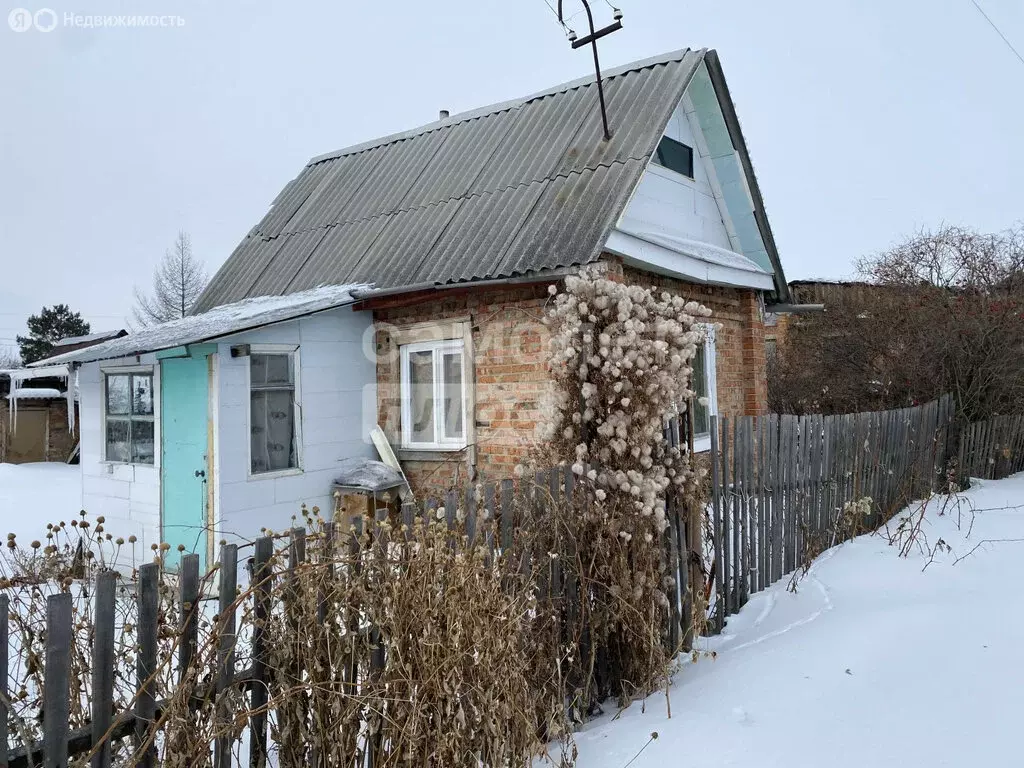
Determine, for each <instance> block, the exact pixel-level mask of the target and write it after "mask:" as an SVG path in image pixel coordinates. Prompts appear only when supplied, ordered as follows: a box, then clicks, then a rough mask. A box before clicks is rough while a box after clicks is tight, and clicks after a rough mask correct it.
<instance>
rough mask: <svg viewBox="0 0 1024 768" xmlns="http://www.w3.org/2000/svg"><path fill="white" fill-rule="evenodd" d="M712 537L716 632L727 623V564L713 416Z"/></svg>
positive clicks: (714, 419) (713, 417)
mask: <svg viewBox="0 0 1024 768" xmlns="http://www.w3.org/2000/svg"><path fill="white" fill-rule="evenodd" d="M710 458H711V537H712V543H713V544H714V547H715V563H714V565H715V631H716V632H721V631H722V626H723V625H724V623H725V563H724V562H723V558H722V478H721V473H720V470H719V461H720V459H719V447H718V416H716V415H714V414H712V415H711V454H710Z"/></svg>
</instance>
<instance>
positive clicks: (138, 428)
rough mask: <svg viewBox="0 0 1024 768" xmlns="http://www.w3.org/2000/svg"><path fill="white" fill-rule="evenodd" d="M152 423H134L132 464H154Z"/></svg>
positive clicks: (132, 425) (132, 427)
mask: <svg viewBox="0 0 1024 768" xmlns="http://www.w3.org/2000/svg"><path fill="white" fill-rule="evenodd" d="M153 431H154V427H153V422H152V421H133V422H132V423H131V432H132V440H131V444H132V464H152V463H153V460H154V458H155V455H156V454H155V450H154V448H155V445H154V441H153Z"/></svg>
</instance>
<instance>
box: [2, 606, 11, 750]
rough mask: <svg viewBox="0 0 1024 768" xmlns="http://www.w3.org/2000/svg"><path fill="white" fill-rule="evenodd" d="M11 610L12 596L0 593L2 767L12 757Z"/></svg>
mask: <svg viewBox="0 0 1024 768" xmlns="http://www.w3.org/2000/svg"><path fill="white" fill-rule="evenodd" d="M9 612H10V598H9V597H8V596H7V595H0V768H7V764H8V761H9V758H10V744H9V741H8V737H7V718H8V717H10V714H11V713H10V709H9V708H8V706H7V702H8V701H9V700H10V698H9V697H10V683H9V682H8V677H7V662H8V658H7V654H8V651H9V648H10V645H9V644H10V627H9V626H8V623H7V622H8V618H7V617H8V614H9Z"/></svg>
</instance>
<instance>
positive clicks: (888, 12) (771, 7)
mask: <svg viewBox="0 0 1024 768" xmlns="http://www.w3.org/2000/svg"><path fill="white" fill-rule="evenodd" d="M551 2H552V4H554V2H555V0H551ZM620 2H621V7H622V10H623V11H624V13H625V19H624V24H625V29H623V30H622V31H621V32H616V33H615V34H613V35H611V36H610V37H608V38H606V39H605V40H603V41H602V43H601V55H602V63H603V64H605V65H606V66H607V67H612V66H615V65H618V64H623V63H626V62H628V61H632V60H635V59H639V58H644V57H647V56H651V55H654V54H658V53H662V52H665V51H670V50H675V49H678V48H683V47H687V46H690V47H695V48H697V47H710V48H716V49H718V51H719V54H720V56H721V59H722V65H723V67H724V69H725V74H726V77H727V79H728V81H729V86H730V89H731V90H732V94H733V97H734V99H735V100H736V104H737V110H738V112H739V116H740V120H741V122H742V124H743V129H744V133H745V135H746V138H747V141H748V144H749V146H750V151H751V154H752V156H753V160H754V165H755V168H756V170H757V174H758V178H759V180H760V184H761V188H762V192H763V194H764V198H765V205H766V207H767V212H768V216H769V219H770V221H771V223H772V227H773V230H774V232H775V237H776V240H777V243H778V246H779V251H780V253H781V256H782V260H783V266H784V268H785V270H786V274H787V277H788V278H789V279H791V280H792V279H797V278H807V277H842V276H846V275H849V274H850V273H851V270H852V266H851V263H852V260H853V259H855V258H856V257H857V256H859V255H862V254H865V253H870V252H874V251H878V250H880V249H883V248H885V247H887V246H888V245H890V244H891V243H893V242H894V241H896V240H898V239H900V238H902V237H903V236H904V235H906V234H909V233H912V232H913V231H914V230H916V229H918V228H920V227H922V226H935V225H938V224H940V223H943V222H946V223H955V224H964V225H969V226H974V227H977V228H979V229H982V230H999V229H1004V228H1006V227H1008V226H1010V225H1012V224H1013V223H1014V222H1015V221H1018V220H1021V219H1024V192H1022V189H1021V182H1022V179H1024V150H1022V148H1021V140H1020V137H1021V135H1022V131H1024V128H1022V127H1024V98H1022V94H1024V63H1022V62H1021V61H1019V60H1018V59H1017V58H1016V57H1015V56H1014V54H1013V53H1012V52H1011V51H1010V50H1009V48H1008V47H1007V46H1006V45H1005V44H1004V43H1003V42H1002V40H1000V39H999V37H998V36H997V34H996V33H995V32H994V31H993V30H992V28H991V27H990V26H988V24H987V22H986V21H985V20H984V18H983V17H982V16H981V15H980V14H979V13H978V11H977V10H976V9H975V8H974V6H973V5H972V4H971V0H900V2H893V1H892V0H830V2H827V3H826V2H822V0H776V2H765V1H764V0H717V1H716V2H707V1H706V2H687V1H686V0H620ZM979 2H980V3H981V5H982V7H983V8H984V9H985V10H986V12H987V13H988V15H989V16H990V17H991V18H992V20H993V21H994V22H995V23H996V24H997V25H998V26H999V27H1000V29H1001V30H1002V31H1003V33H1004V34H1005V35H1006V36H1007V37H1008V38H1009V39H1010V40H1011V42H1013V43H1014V44H1015V45H1016V47H1017V49H1018V50H1021V51H1022V52H1024V3H1021V2H1019V0H979ZM565 4H566V9H567V13H576V12H577V11H579V10H580V9H581V7H582V6H581V5H580V4H579V0H565ZM15 5H21V6H24V7H27V8H29V9H30V10H33V11H34V10H38V9H39V7H41V6H40V5H38V4H36V5H31V6H30V5H28V2H27V0H21V1H20V2H18V3H12V2H11V0H4V2H3V3H2V4H0V12H2V13H0V348H2V347H4V346H13V343H14V336H15V334H16V333H19V332H20V333H23V332H24V321H25V318H26V317H27V316H28V314H30V313H32V312H37V311H38V310H39V309H40V308H41V307H42V306H43V305H50V304H54V303H58V302H64V303H67V304H70V305H71V306H72V308H73V309H76V310H79V311H81V312H82V313H83V314H84V315H85V317H86V319H88V320H90V321H91V322H92V324H93V330H94V331H98V330H106V329H108V328H111V327H119V326H122V325H123V324H124V318H125V316H126V315H128V313H129V311H130V307H131V304H132V287H133V286H134V285H136V284H138V285H141V286H145V285H148V282H149V280H150V276H151V274H152V270H153V268H154V267H155V265H156V263H157V261H158V260H159V258H160V256H161V255H162V254H163V252H164V251H165V250H166V249H167V248H169V247H170V246H171V245H172V243H173V241H174V237H175V234H176V232H177V231H178V230H179V229H185V230H187V231H188V232H189V233H190V234H191V235H192V242H193V247H194V250H195V252H196V254H197V255H198V256H200V257H201V258H202V259H203V260H205V262H206V263H207V265H208V266H209V269H210V271H211V273H212V272H213V271H215V270H216V268H217V267H218V266H219V265H220V264H221V263H222V262H223V261H224V260H225V259H226V258H227V256H228V255H229V254H230V252H231V250H232V249H233V248H234V246H235V245H236V244H237V243H238V242H239V241H240V240H241V238H242V237H243V236H244V235H245V233H246V232H247V231H248V230H249V229H250V228H251V227H252V226H253V225H254V224H255V223H256V222H257V221H258V220H259V219H260V217H261V216H262V215H263V214H264V213H265V212H266V210H267V208H268V206H269V205H270V202H271V200H272V199H273V198H274V196H275V195H276V194H277V192H278V191H279V190H280V189H281V188H282V187H283V186H284V184H285V183H286V182H287V181H288V180H290V179H291V178H293V177H294V176H295V175H296V174H297V173H298V172H299V170H300V169H301V168H302V166H303V165H304V163H305V162H306V160H308V159H309V158H310V157H312V156H314V155H317V154H321V153H323V152H327V151H330V150H334V149H339V148H342V147H345V146H347V145H350V144H354V143H357V142H360V141H364V140H367V139H371V138H374V137H377V136H380V135H383V134H386V133H391V132H394V131H399V130H404V129H406V128H411V127H414V126H417V125H421V124H423V123H426V122H430V121H432V120H436V119H437V112H438V110H439V109H441V108H447V109H450V110H451V111H452V112H453V113H454V112H459V111H464V110H466V109H471V108H474V107H478V106H482V105H484V104H488V103H491V102H496V101H500V100H504V99H508V98H513V97H516V96H522V95H525V94H528V93H532V92H534V91H537V90H540V89H542V88H545V87H547V86H549V85H554V84H556V83H558V82H561V81H564V80H568V79H571V78H573V77H578V76H581V75H585V74H588V73H590V72H591V71H592V65H591V59H590V54H589V50H580V51H572V50H570V48H569V45H568V43H567V42H566V40H565V38H564V36H563V34H562V32H561V31H560V29H559V27H558V26H557V24H556V21H555V19H554V16H553V15H552V12H551V11H550V10H549V8H548V7H547V6H546V5H545V2H544V0H447V1H444V0H441V1H439V2H423V1H422V0H420V1H419V2H411V0H391V1H390V2H369V3H364V2H360V3H355V2H339V1H338V0H322V1H321V2H288V3H284V2H275V3H268V2H264V3H244V4H243V3H241V2H238V1H237V0H219V1H218V2H201V1H200V0H145V1H144V2H140V0H135V2H129V1H127V0H125V1H122V2H118V1H117V0H81V2H80V3H76V4H75V5H61V4H59V3H58V0H52V2H51V3H50V5H49V6H48V7H50V8H52V9H53V10H55V11H56V12H57V16H58V18H59V19H61V20H63V16H64V14H65V13H66V12H70V13H72V14H78V15H86V14H143V13H145V14H174V15H176V16H180V17H182V18H183V19H184V20H185V26H184V27H180V28H178V27H171V28H159V27H154V28H138V27H136V28H99V29H80V28H73V27H66V26H63V24H62V23H61V24H59V25H58V26H57V28H56V29H55V30H53V31H51V32H48V33H42V32H39V31H37V30H30V31H27V32H23V33H16V32H13V31H12V30H11V29H10V28H9V27H8V26H7V24H6V20H7V17H8V13H9V11H11V9H12V8H14V7H15ZM594 8H595V11H596V13H597V14H598V17H599V20H598V23H599V24H600V23H604V22H607V21H609V20H610V15H611V11H610V9H609V7H608V5H607V4H605V3H604V2H603V0H595V2H594ZM584 23H585V19H584V17H582V16H580V17H577V18H576V19H575V20H574V26H577V28H580V29H581V28H582V27H583V25H584Z"/></svg>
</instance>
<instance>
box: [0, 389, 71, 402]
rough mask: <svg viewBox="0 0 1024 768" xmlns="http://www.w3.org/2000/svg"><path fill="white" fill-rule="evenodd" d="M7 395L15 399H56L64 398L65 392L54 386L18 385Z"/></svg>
mask: <svg viewBox="0 0 1024 768" xmlns="http://www.w3.org/2000/svg"><path fill="white" fill-rule="evenodd" d="M7 397H8V398H11V399H15V400H56V399H57V398H63V397H64V393H63V392H61V391H60V390H59V389H53V388H52V387H36V388H32V387H18V388H17V389H14V390H12V391H11V394H9V395H7Z"/></svg>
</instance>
